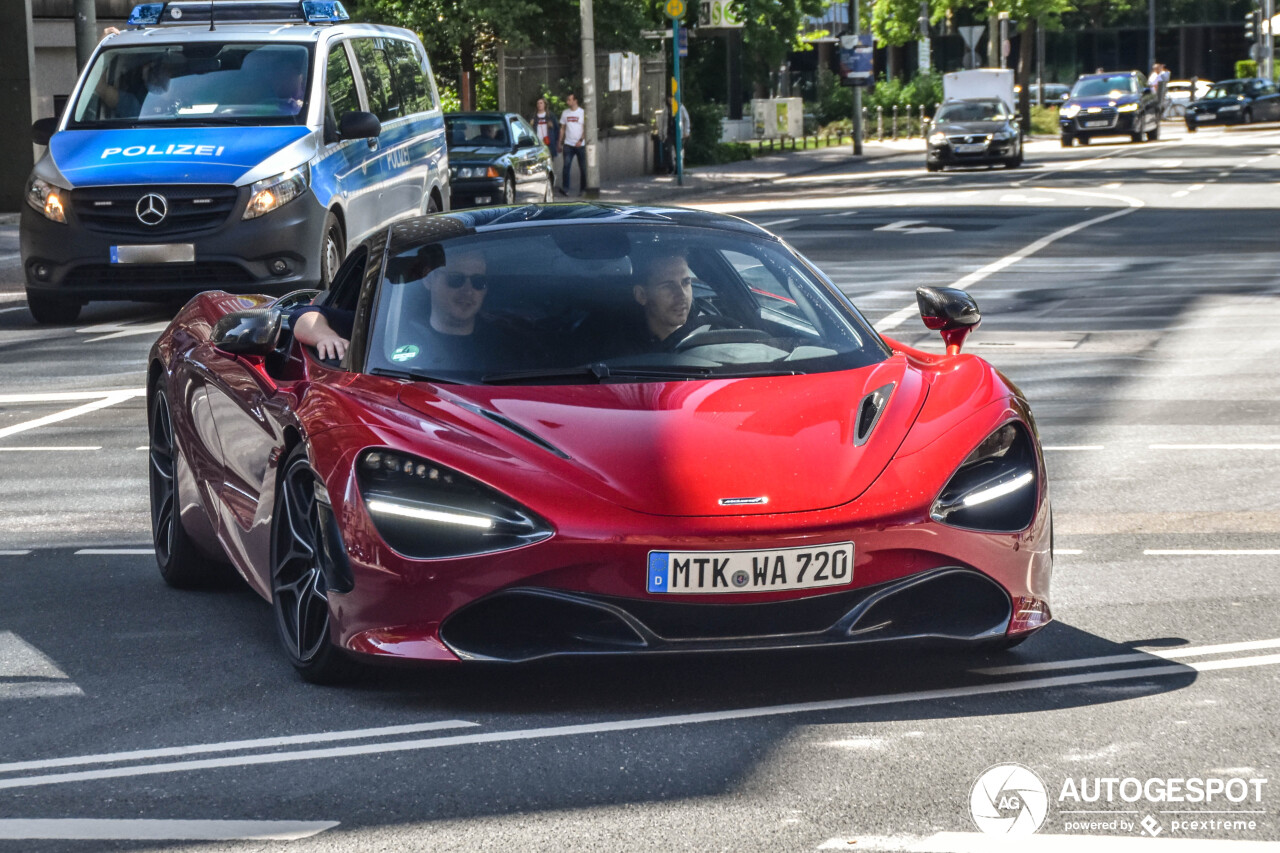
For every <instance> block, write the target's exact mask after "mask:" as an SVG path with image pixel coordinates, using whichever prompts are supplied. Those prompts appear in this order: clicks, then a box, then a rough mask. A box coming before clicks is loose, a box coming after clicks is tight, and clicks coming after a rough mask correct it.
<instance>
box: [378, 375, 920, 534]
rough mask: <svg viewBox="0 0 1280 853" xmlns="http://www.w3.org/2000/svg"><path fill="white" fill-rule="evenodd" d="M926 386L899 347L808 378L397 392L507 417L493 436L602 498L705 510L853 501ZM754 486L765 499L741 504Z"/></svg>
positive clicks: (429, 407)
mask: <svg viewBox="0 0 1280 853" xmlns="http://www.w3.org/2000/svg"><path fill="white" fill-rule="evenodd" d="M886 385H892V386H893V391H892V394H891V396H890V398H889V401H888V403H887V404H886V405H885V406H884V407H883V410H882V412H881V415H880V417H879V419H878V420H877V421H876V423H875V427H874V429H873V430H872V432H871V434H870V437H869V438H868V439H867V440H866V441H865V442H864V443H862V444H858V443H856V442H855V430H856V427H857V423H858V418H859V405H860V403H861V402H862V401H863V399H864V398H865V397H866V395H868V394H869V393H870V392H872V391H874V390H876V389H878V388H882V387H884V386H886ZM925 396H926V384H925V382H924V381H923V379H922V378H921V375H920V373H919V371H918V370H916V369H915V368H913V367H910V366H909V365H908V364H907V363H906V361H905V359H903V358H902V357H901V356H895V357H893V358H891V359H889V360H888V361H885V362H882V363H880V364H878V365H874V366H871V367H866V368H862V369H859V370H850V371H842V372H838V373H824V374H813V375H803V376H778V377H767V378H750V379H722V380H703V381H691V382H670V383H644V384H640V383H628V384H609V385H574V386H558V387H550V388H549V387H546V386H540V387H524V386H521V387H509V386H505V387H494V386H448V387H447V388H445V387H440V386H431V385H425V384H413V385H406V386H405V387H404V388H403V389H402V390H401V392H400V402H401V403H402V404H403V405H405V406H407V407H408V408H410V409H412V410H414V411H416V412H419V413H421V414H424V415H427V416H429V417H440V418H442V419H447V420H451V421H454V422H456V421H457V419H458V414H459V413H458V411H457V410H458V409H459V408H462V409H465V410H468V411H469V412H471V413H473V416H476V417H482V418H484V420H485V421H487V422H488V423H485V424H483V426H484V427H485V428H486V432H487V433H488V434H489V439H490V440H493V438H492V436H493V435H494V434H495V431H494V430H493V429H492V428H491V427H492V426H493V425H494V424H497V425H498V426H499V427H502V428H501V429H498V430H497V431H496V432H497V433H498V434H502V433H503V432H505V433H506V434H505V435H503V436H502V437H501V439H500V440H501V441H502V443H503V445H504V449H506V450H507V451H508V452H510V453H512V454H514V455H517V456H520V457H522V458H523V459H525V460H526V461H528V462H531V463H533V464H537V465H539V466H540V467H541V468H542V469H543V470H546V471H547V472H548V473H553V474H555V475H556V476H558V477H560V478H561V479H563V480H566V481H568V482H570V483H572V484H574V485H576V486H577V487H579V488H581V489H583V490H585V491H588V492H590V493H592V494H594V495H596V496H598V497H600V498H602V499H604V500H607V501H610V502H613V503H617V504H620V505H622V506H625V507H628V508H630V509H633V510H636V511H639V512H644V513H650V514H654V515H666V516H712V515H744V514H765V513H780V512H801V511H805V510H815V509H822V508H826V507H832V506H837V505H840V504H844V503H847V502H849V501H851V500H853V499H855V498H856V497H857V496H858V495H859V494H861V493H862V492H863V491H864V490H865V489H866V488H867V487H868V486H869V485H870V484H871V483H872V482H873V481H874V480H875V478H876V477H877V476H878V475H879V474H880V472H881V471H883V470H884V468H885V466H886V465H887V464H888V463H889V461H890V460H891V458H892V457H893V454H894V452H895V451H896V450H897V449H898V447H899V446H900V445H901V444H902V441H903V439H904V438H905V437H906V435H907V433H908V431H909V429H910V427H911V424H912V423H913V422H914V420H915V418H916V416H917V415H918V414H919V412H920V408H921V406H922V405H923V403H924V399H925ZM449 410H452V411H449ZM522 433H523V434H522ZM544 443H545V444H544ZM551 448H553V449H554V451H555V452H554V453H553V452H551V450H550V449H551ZM760 498H764V499H766V500H767V502H763V503H748V504H741V503H737V502H736V501H738V500H741V499H747V500H755V499H760ZM725 500H727V501H730V503H728V504H722V503H721V501H725Z"/></svg>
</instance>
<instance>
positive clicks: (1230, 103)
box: [1186, 77, 1280, 133]
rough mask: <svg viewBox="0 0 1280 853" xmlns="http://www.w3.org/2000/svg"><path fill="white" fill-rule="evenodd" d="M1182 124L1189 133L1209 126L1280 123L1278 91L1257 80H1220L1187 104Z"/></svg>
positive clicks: (1270, 83)
mask: <svg viewBox="0 0 1280 853" xmlns="http://www.w3.org/2000/svg"><path fill="white" fill-rule="evenodd" d="M1186 121H1187V130H1188V131H1190V132H1192V133H1194V132H1195V131H1196V130H1197V129H1199V128H1201V127H1204V126H1205V125H1209V124H1250V123H1251V122H1255V121H1280V92H1278V91H1277V90H1276V84H1275V83H1272V82H1271V81H1269V80H1265V79H1263V78H1260V77H1252V78H1248V79H1243V80H1223V81H1221V82H1218V83H1214V84H1213V88H1211V89H1210V90H1209V91H1208V92H1206V93H1205V96H1204V97H1203V98H1201V99H1199V100H1197V101H1193V102H1191V103H1190V104H1188V105H1187V115H1186Z"/></svg>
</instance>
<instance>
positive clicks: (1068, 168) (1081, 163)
mask: <svg viewBox="0 0 1280 853" xmlns="http://www.w3.org/2000/svg"><path fill="white" fill-rule="evenodd" d="M1134 153H1136V152H1133V151H1125V150H1123V149H1121V150H1118V151H1111V152H1109V153H1107V154H1102V155H1100V156H1098V157H1091V158H1089V159H1088V160H1076V161H1074V162H1072V163H1069V164H1067V165H1065V166H1063V167H1061V168H1059V169H1046V170H1045V171H1043V172H1035V173H1033V174H1030V175H1027V177H1025V178H1023V179H1022V180H1020V181H1014V182H1013V183H1011V184H1009V186H1011V187H1020V186H1022V185H1023V184H1025V183H1026V182H1027V181H1038V180H1040V179H1042V178H1047V177H1048V176H1049V175H1056V174H1058V173H1059V172H1074V171H1075V170H1076V169H1081V168H1083V167H1085V166H1088V165H1090V164H1093V163H1098V162H1101V161H1102V160H1109V159H1111V158H1112V157H1128V156H1130V155H1132V154H1134Z"/></svg>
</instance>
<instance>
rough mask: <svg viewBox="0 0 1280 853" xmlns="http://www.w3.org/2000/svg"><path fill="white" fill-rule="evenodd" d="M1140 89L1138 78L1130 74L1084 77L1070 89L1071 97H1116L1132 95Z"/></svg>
mask: <svg viewBox="0 0 1280 853" xmlns="http://www.w3.org/2000/svg"><path fill="white" fill-rule="evenodd" d="M1140 91H1142V87H1141V86H1139V85H1138V80H1137V78H1136V77H1134V76H1133V75H1132V74H1117V75H1115V76H1114V77H1086V78H1085V79H1083V80H1077V81H1076V85H1075V87H1074V88H1072V90H1071V97H1073V98H1118V97H1120V96H1121V95H1134V94H1137V93H1138V92H1140Z"/></svg>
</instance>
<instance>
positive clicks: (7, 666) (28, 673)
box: [0, 631, 67, 679]
mask: <svg viewBox="0 0 1280 853" xmlns="http://www.w3.org/2000/svg"><path fill="white" fill-rule="evenodd" d="M0 676H3V677H5V678H62V679H65V678H66V677H67V674H66V673H65V672H63V671H62V670H60V669H58V665H57V664H55V663H54V662H53V661H52V660H50V659H49V658H48V657H46V656H45V655H43V654H41V652H40V650H39V649H37V648H36V647H35V646H33V645H31V644H30V643H28V642H26V641H25V640H23V639H22V638H21V637H19V636H18V635H17V634H15V633H13V632H12V631H0Z"/></svg>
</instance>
